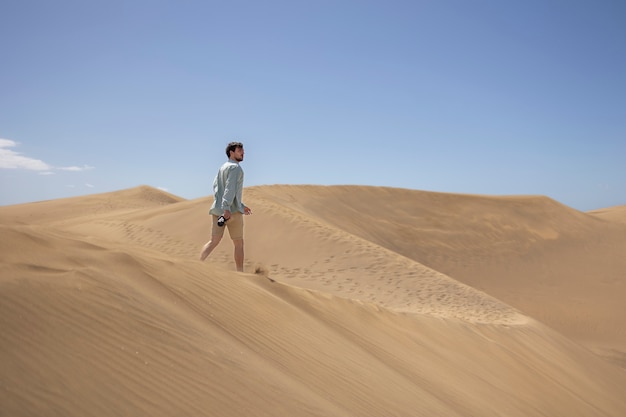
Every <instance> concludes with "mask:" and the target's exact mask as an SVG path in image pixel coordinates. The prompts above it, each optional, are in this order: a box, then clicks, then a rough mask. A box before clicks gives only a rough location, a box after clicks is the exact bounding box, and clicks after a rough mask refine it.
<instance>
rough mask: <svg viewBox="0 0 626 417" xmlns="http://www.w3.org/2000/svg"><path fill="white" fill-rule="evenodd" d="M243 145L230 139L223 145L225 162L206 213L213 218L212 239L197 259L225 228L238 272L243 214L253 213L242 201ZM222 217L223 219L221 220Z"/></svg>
mask: <svg viewBox="0 0 626 417" xmlns="http://www.w3.org/2000/svg"><path fill="white" fill-rule="evenodd" d="M243 155H244V151H243V144H242V143H241V142H231V143H229V144H228V146H226V156H228V161H227V162H225V163H224V165H222V166H221V167H220V169H219V171H218V172H217V175H216V176H215V180H214V181H213V193H214V197H215V198H214V200H213V205H212V206H211V209H210V210H209V213H210V214H211V216H212V219H213V225H212V226H211V240H209V241H208V242H207V243H206V244H205V245H204V247H203V248H202V252H201V253H200V259H201V260H203V261H204V260H205V259H206V258H207V257H208V256H209V255H210V254H211V252H212V251H213V249H215V248H216V247H217V245H218V244H219V243H220V241H221V240H222V237H223V236H224V229H226V228H228V233H229V234H230V238H231V239H232V241H233V245H234V246H235V254H234V256H235V266H236V267H237V271H240V272H242V271H243V259H244V251H243V215H244V214H245V215H248V214H252V210H250V208H249V207H247V206H246V205H245V204H243V202H242V201H241V195H242V192H243V169H242V168H241V166H240V165H239V163H240V162H241V161H243ZM221 216H223V217H224V219H223V220H224V221H225V222H222V221H221V218H220V217H221Z"/></svg>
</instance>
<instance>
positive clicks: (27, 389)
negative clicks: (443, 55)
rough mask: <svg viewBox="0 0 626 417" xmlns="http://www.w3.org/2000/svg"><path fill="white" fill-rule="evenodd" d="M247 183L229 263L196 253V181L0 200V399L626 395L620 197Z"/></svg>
mask: <svg viewBox="0 0 626 417" xmlns="http://www.w3.org/2000/svg"><path fill="white" fill-rule="evenodd" d="M244 201H246V203H247V204H248V205H249V206H250V207H252V209H253V210H254V214H253V215H252V216H249V217H246V219H245V220H246V264H245V269H246V272H244V273H238V272H235V271H234V263H233V261H232V244H231V242H230V241H229V239H228V237H227V236H226V237H225V239H224V241H223V242H222V243H221V245H220V247H218V249H216V251H215V252H214V253H213V254H211V256H210V257H209V258H208V259H207V260H206V261H205V262H201V261H200V260H199V259H198V256H199V253H200V250H201V247H202V245H203V244H204V242H205V241H206V240H207V239H208V233H209V230H210V224H209V219H208V217H207V216H208V214H207V212H208V208H209V206H210V204H211V198H210V197H207V198H200V199H196V200H184V199H182V198H179V197H177V196H174V195H171V194H168V193H165V192H162V191H159V190H157V189H154V188H151V187H147V186H141V187H137V188H133V189H129V190H122V191H118V192H113V193H106V194H96V195H90V196H84V197H76V198H68V199H59V200H53V201H44V202H39V203H32V204H22V205H15V206H5V207H0V233H1V236H2V239H0V416H5V415H6V416H33V415H45V416H57V415H58V416H120V415H127V416H178V415H180V416H283V415H284V416H520V417H521V416H524V417H528V416H615V417H618V416H623V415H626V328H625V326H623V322H624V318H626V308H625V307H624V303H623V300H624V299H625V296H626V275H625V274H624V271H626V259H624V258H626V257H624V256H623V254H624V250H625V249H626V210H625V209H624V207H615V208H607V209H604V210H598V211H593V212H589V213H582V212H578V211H576V210H573V209H571V208H569V207H566V206H564V205H562V204H560V203H558V202H556V201H554V200H551V199H549V198H547V197H541V196H510V197H492V196H475V195H459V194H443V193H432V192H422V191H414V190H404V189H393V188H383V187H360V186H359V187H357V186H341V187H340V186H336V187H323V186H262V187H250V188H246V189H245V190H244ZM255 272H256V273H255ZM270 278H271V279H270Z"/></svg>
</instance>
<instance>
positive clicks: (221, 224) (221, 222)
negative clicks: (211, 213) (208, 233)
mask: <svg viewBox="0 0 626 417" xmlns="http://www.w3.org/2000/svg"><path fill="white" fill-rule="evenodd" d="M224 223H226V219H225V218H224V216H220V217H218V218H217V225H218V226H219V227H222V226H224Z"/></svg>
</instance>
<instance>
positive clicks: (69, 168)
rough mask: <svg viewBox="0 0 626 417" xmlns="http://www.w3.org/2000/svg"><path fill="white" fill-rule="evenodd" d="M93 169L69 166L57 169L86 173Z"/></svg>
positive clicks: (87, 166) (84, 166)
mask: <svg viewBox="0 0 626 417" xmlns="http://www.w3.org/2000/svg"><path fill="white" fill-rule="evenodd" d="M93 168H94V167H90V166H89V165H83V166H82V167H77V166H71V167H59V168H57V169H60V170H61V171H88V170H90V169H93Z"/></svg>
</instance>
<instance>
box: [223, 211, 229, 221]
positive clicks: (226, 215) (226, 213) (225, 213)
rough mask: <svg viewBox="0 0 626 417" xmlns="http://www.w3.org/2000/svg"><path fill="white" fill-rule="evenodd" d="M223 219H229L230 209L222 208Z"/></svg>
mask: <svg viewBox="0 0 626 417" xmlns="http://www.w3.org/2000/svg"><path fill="white" fill-rule="evenodd" d="M224 219H226V220H228V219H230V210H224Z"/></svg>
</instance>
